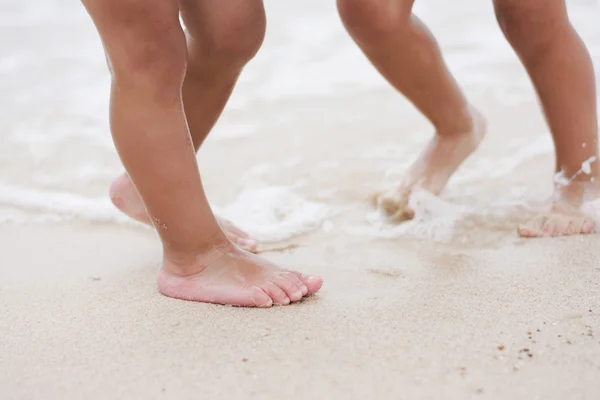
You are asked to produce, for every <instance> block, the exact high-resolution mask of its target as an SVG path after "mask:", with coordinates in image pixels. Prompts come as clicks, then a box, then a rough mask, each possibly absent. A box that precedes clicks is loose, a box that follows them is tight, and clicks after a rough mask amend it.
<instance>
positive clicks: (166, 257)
mask: <svg viewBox="0 0 600 400" xmlns="http://www.w3.org/2000/svg"><path fill="white" fill-rule="evenodd" d="M235 249H236V248H235V246H234V245H233V244H232V243H231V242H230V241H229V240H228V239H227V238H225V237H223V238H215V240H213V241H207V242H206V243H202V245H201V246H199V248H198V249H196V250H192V251H190V250H185V251H182V250H174V249H172V248H169V247H167V246H164V248H163V269H164V270H166V271H167V272H168V273H170V274H172V275H176V276H181V277H185V276H190V275H195V274H198V273H201V272H202V271H203V270H204V269H206V268H208V267H210V266H211V265H212V264H214V263H215V262H216V261H217V260H219V259H221V258H222V257H224V256H225V255H227V254H231V253H232V252H233V251H235Z"/></svg>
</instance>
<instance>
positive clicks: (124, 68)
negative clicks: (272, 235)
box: [83, 0, 323, 307]
mask: <svg viewBox="0 0 600 400" xmlns="http://www.w3.org/2000/svg"><path fill="white" fill-rule="evenodd" d="M83 3H84V5H85V7H86V9H87V10H88V12H89V14H90V15H91V17H92V19H93V21H94V23H95V24H96V27H97V29H98V32H99V34H100V37H101V38H102V41H103V44H104V48H105V51H106V54H107V58H108V60H109V66H110V69H111V73H112V88H111V105H110V123H111V131H112V135H113V139H114V142H115V145H116V148H117V151H118V152H119V155H120V157H121V160H122V161H123V165H124V166H125V169H126V171H127V174H126V175H122V176H120V177H118V178H117V180H116V181H115V182H114V183H113V185H112V187H111V197H112V199H113V202H114V203H115V204H116V205H117V206H118V207H119V208H120V209H121V210H122V211H123V212H125V213H127V214H128V215H130V216H131V217H132V218H135V219H137V220H140V221H143V222H149V221H150V222H151V223H152V224H153V225H154V227H155V229H156V231H157V232H158V235H159V236H160V239H161V242H162V246H163V262H162V265H161V268H160V271H159V274H158V289H159V291H160V292H161V293H162V294H164V295H166V296H170V297H174V298H179V299H185V300H192V301H200V302H211V303H218V304H228V305H237V306H248V307H271V306H272V305H274V304H279V305H287V304H290V303H293V302H297V301H299V300H300V299H302V297H304V296H307V295H311V294H313V293H315V292H317V291H318V290H319V289H320V288H321V285H322V284H323V281H322V279H321V278H319V277H316V276H307V275H303V274H301V273H299V272H296V271H289V270H286V269H283V268H280V267H278V266H276V265H275V264H273V263H271V262H269V261H267V260H265V259H263V258H261V257H259V256H256V255H254V254H251V253H250V252H247V251H245V250H243V249H241V248H240V247H239V246H238V245H236V244H234V243H233V242H232V239H233V240H234V241H235V242H236V243H237V244H242V245H244V243H240V240H239V239H240V238H243V239H245V240H248V238H247V237H246V236H245V235H244V234H243V233H241V232H240V231H239V230H237V229H236V228H235V227H233V225H231V224H230V223H229V222H227V221H225V220H223V219H219V218H217V217H215V215H214V214H213V212H212V211H211V208H210V205H209V203H208V200H207V198H206V195H205V192H204V188H203V186H202V181H201V178H200V172H199V170H198V164H197V162H196V155H195V151H196V150H197V149H198V148H199V147H200V145H201V144H202V142H203V141H204V139H205V138H206V136H207V135H208V133H209V131H210V130H211V128H212V126H213V125H214V123H215V121H216V120H217V118H218V117H219V115H220V113H221V111H222V110H223V107H224V106H225V103H226V102H227V99H228V98H229V95H230V93H231V90H232V88H233V86H234V85H235V82H236V80H237V78H238V76H239V74H240V72H241V70H242V68H243V67H244V65H245V64H246V63H247V62H248V61H249V60H250V59H251V58H252V57H253V56H254V54H255V53H256V52H257V51H258V49H259V47H260V45H261V43H262V40H263V36H264V31H265V14H264V8H263V5H262V2H261V1H259V0H231V1H228V2H215V1H212V0H180V1H176V0H83ZM180 11H181V14H182V15H183V18H184V21H185V24H186V27H187V35H186V34H184V31H183V29H182V27H181V25H180V21H179V13H180ZM138 194H139V195H138ZM143 210H145V213H146V214H145V215H144V211H143Z"/></svg>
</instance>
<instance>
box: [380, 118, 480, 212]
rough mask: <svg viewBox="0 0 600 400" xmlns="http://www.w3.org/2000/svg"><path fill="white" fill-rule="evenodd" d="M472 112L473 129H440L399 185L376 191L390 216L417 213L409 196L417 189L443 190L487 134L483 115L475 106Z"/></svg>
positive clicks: (439, 191) (382, 205)
mask: <svg viewBox="0 0 600 400" xmlns="http://www.w3.org/2000/svg"><path fill="white" fill-rule="evenodd" d="M471 116H472V126H473V128H472V130H471V131H470V132H465V133H461V134H441V133H439V132H438V133H437V134H436V135H435V136H434V137H433V139H431V142H429V144H428V146H427V147H426V148H425V150H424V151H423V153H421V155H420V157H419V159H418V160H417V161H416V162H415V163H414V164H413V165H412V166H411V167H410V169H409V170H408V172H407V174H406V176H405V178H404V180H403V182H402V183H401V184H400V186H399V187H398V188H396V189H392V190H389V191H387V192H384V193H382V194H378V195H376V197H375V202H376V205H377V206H378V207H379V208H380V209H382V210H383V211H384V212H385V213H386V214H387V215H388V216H390V217H391V218H393V219H397V220H400V221H403V220H407V219H411V218H412V217H413V216H414V211H413V210H412V209H411V208H410V207H409V199H410V196H411V194H412V193H413V191H414V190H416V189H419V190H426V191H428V192H431V193H433V194H435V195H438V194H440V193H441V191H442V190H443V189H444V187H445V186H446V184H447V183H448V180H449V179H450V177H451V176H452V174H454V172H456V170H457V169H458V167H459V166H460V165H461V164H462V163H463V161H465V160H466V159H467V157H469V156H470V155H471V153H473V152H474V151H475V150H476V149H477V147H478V146H479V143H480V142H481V141H482V139H483V137H484V135H485V132H486V123H485V119H484V117H483V115H481V113H480V112H479V111H477V110H475V109H474V108H472V109H471Z"/></svg>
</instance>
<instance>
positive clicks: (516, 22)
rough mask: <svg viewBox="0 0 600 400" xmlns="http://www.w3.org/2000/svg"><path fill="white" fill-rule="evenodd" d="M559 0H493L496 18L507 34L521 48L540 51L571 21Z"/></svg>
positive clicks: (515, 46) (524, 50)
mask: <svg viewBox="0 0 600 400" xmlns="http://www.w3.org/2000/svg"><path fill="white" fill-rule="evenodd" d="M559 3H560V2H548V1H547V0H494V9H495V11H496V19H497V21H498V24H499V25H500V28H501V29H502V32H503V33H504V36H505V37H506V39H507V40H508V41H509V42H510V43H511V45H512V46H513V47H514V48H515V49H516V50H517V51H518V52H521V53H523V52H525V53H528V52H532V51H533V52H537V51H540V50H543V49H545V48H546V47H547V45H548V44H549V43H550V42H551V41H552V39H553V38H554V37H555V36H556V34H557V33H560V28H561V27H564V26H565V25H566V24H568V23H569V22H568V17H567V14H566V10H564V9H563V7H562V5H559Z"/></svg>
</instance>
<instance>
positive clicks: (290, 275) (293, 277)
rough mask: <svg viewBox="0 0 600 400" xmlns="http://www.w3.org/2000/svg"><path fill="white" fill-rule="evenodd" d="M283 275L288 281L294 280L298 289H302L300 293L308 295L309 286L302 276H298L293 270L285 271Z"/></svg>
mask: <svg viewBox="0 0 600 400" xmlns="http://www.w3.org/2000/svg"><path fill="white" fill-rule="evenodd" d="M283 276H284V277H285V278H286V279H287V280H288V281H290V282H292V283H293V284H294V285H295V286H296V287H297V288H298V289H300V293H302V296H306V295H307V294H308V288H307V287H306V285H305V284H304V282H302V280H300V278H298V276H297V275H296V274H294V273H293V272H292V271H287V272H285V273H284V274H283Z"/></svg>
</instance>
